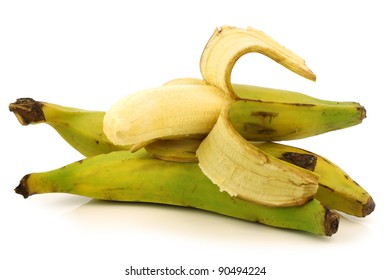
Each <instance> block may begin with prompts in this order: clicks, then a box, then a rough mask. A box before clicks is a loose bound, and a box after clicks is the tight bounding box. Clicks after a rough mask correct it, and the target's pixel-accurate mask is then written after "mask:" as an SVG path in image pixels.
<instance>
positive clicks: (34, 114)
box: [8, 98, 46, 125]
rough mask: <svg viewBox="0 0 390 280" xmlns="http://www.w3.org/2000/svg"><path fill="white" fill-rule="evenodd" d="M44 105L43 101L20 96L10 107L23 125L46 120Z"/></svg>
mask: <svg viewBox="0 0 390 280" xmlns="http://www.w3.org/2000/svg"><path fill="white" fill-rule="evenodd" d="M42 106H43V104H42V102H38V101H35V100H34V99H32V98H19V99H17V100H16V102H14V103H10V104H9V106H8V108H9V110H10V111H11V112H13V113H14V114H15V116H16V118H17V119H18V121H19V122H20V123H21V124H22V125H29V124H32V123H38V122H42V121H45V120H46V119H45V114H44V113H43V111H42Z"/></svg>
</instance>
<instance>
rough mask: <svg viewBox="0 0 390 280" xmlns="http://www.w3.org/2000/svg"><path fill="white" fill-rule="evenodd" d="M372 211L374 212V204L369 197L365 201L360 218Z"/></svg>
mask: <svg viewBox="0 0 390 280" xmlns="http://www.w3.org/2000/svg"><path fill="white" fill-rule="evenodd" d="M374 210H375V202H374V200H373V199H372V197H370V198H369V199H368V200H367V202H366V204H364V206H363V210H362V217H365V216H367V215H370V214H371V213H372V212H374Z"/></svg>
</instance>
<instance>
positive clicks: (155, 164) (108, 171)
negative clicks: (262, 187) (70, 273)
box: [15, 149, 339, 236]
mask: <svg viewBox="0 0 390 280" xmlns="http://www.w3.org/2000/svg"><path fill="white" fill-rule="evenodd" d="M15 191H16V192H17V193H18V194H21V195H23V196H24V197H25V198H27V197H29V196H31V195H33V194H43V193H56V192H59V193H69V194H75V195H82V196H86V197H91V198H96V199H104V200H116V201H131V202H148V203H159V204H170V205H177V206H183V207H192V208H198V209H202V210H207V211H211V212H215V213H219V214H223V215H227V216H231V217H235V218H239V219H243V220H247V221H253V222H258V223H262V224H265V225H270V226H274V227H280V228H289V229H296V230H301V231H306V232H310V233H314V234H318V235H326V236H331V235H332V234H334V233H336V231H337V229H338V225H339V215H338V214H337V213H336V212H334V211H333V210H330V209H329V208H328V207H326V206H324V205H323V204H322V203H320V202H319V201H317V200H311V201H309V202H308V203H306V204H305V205H303V206H299V207H267V206H262V205H259V204H255V203H251V202H248V201H244V200H241V199H239V198H236V197H231V196H230V195H229V194H227V193H225V192H220V191H219V190H218V187H217V186H215V185H214V184H213V183H212V182H211V181H210V180H209V179H208V178H207V177H206V176H205V175H204V174H203V173H202V172H201V171H200V169H199V167H198V165H197V164H196V163H176V162H166V161H162V160H159V159H154V158H151V157H150V155H148V154H147V153H145V151H144V150H143V149H142V150H140V151H138V152H137V153H131V152H129V151H118V152H111V153H108V154H102V155H98V156H94V157H90V158H87V159H84V160H81V161H78V162H75V163H71V164H69V165H67V166H64V167H62V168H59V169H55V170H52V171H47V172H42V173H32V174H28V175H26V176H24V177H23V179H22V180H21V181H20V184H19V185H18V186H17V187H16V189H15Z"/></svg>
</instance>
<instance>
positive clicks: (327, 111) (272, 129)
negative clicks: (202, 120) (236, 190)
mask: <svg viewBox="0 0 390 280" xmlns="http://www.w3.org/2000/svg"><path fill="white" fill-rule="evenodd" d="M365 116H366V113H365V109H364V108H363V107H362V106H360V105H359V104H358V103H351V102H347V103H339V104H321V105H317V104H307V103H276V102H262V101H253V100H238V101H236V102H234V103H233V104H231V105H230V109H229V118H230V122H231V123H232V126H233V127H234V128H235V129H236V130H237V132H238V133H240V134H241V135H242V136H243V137H244V138H245V139H247V140H248V141H282V140H295V139H301V138H306V137H311V136H315V135H319V134H323V133H326V132H330V131H334V130H338V129H343V128H347V127H351V126H354V125H357V124H360V123H361V122H362V120H363V119H364V118H365Z"/></svg>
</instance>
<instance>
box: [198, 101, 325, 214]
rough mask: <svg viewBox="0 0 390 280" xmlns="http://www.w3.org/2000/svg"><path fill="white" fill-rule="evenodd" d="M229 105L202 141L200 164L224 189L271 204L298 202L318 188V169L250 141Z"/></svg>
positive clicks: (299, 203)
mask: <svg viewBox="0 0 390 280" xmlns="http://www.w3.org/2000/svg"><path fill="white" fill-rule="evenodd" d="M228 111H229V107H225V108H224V109H223V110H222V111H221V114H220V116H219V118H218V120H217V123H216V124H215V126H214V127H213V129H212V130H211V132H210V133H209V134H208V136H207V137H206V138H205V139H204V140H203V141H202V143H201V144H200V146H199V148H198V149H197V152H196V155H197V157H198V160H199V167H200V169H201V170H202V171H203V173H204V174H205V175H206V176H207V177H209V179H210V180H211V181H212V182H213V183H214V184H216V185H218V186H219V188H220V190H221V191H226V192H228V193H229V194H230V195H231V196H238V197H240V198H241V199H245V200H248V201H252V202H255V203H259V204H262V205H268V206H278V207H286V206H297V205H302V204H304V203H305V202H307V201H308V200H310V199H312V198H313V197H314V196H315V194H316V192H317V188H318V176H317V175H315V174H314V173H312V172H310V171H308V170H305V169H303V168H299V167H297V166H294V165H292V164H288V163H286V162H283V161H281V160H279V159H277V158H275V157H273V156H271V155H268V154H266V153H264V152H263V151H262V150H260V149H258V148H256V147H255V146H253V145H252V144H250V143H249V142H248V141H246V140H245V139H244V138H243V137H242V136H241V135H240V134H238V133H237V131H236V130H235V129H234V128H233V127H232V125H231V123H230V121H229V115H228Z"/></svg>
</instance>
